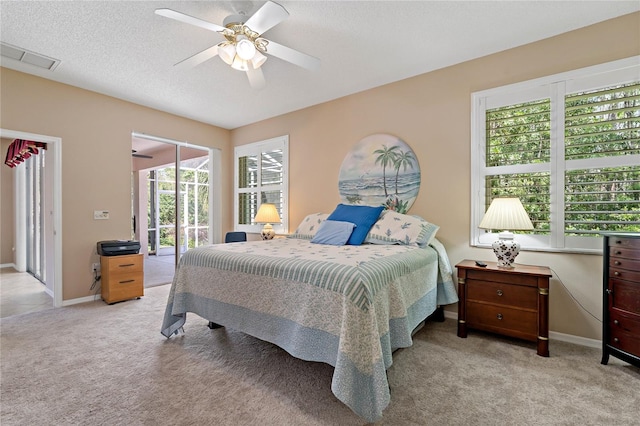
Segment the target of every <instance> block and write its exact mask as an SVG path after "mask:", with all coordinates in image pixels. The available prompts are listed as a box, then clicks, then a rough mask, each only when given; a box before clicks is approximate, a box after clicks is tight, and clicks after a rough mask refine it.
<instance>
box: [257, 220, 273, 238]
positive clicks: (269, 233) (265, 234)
mask: <svg viewBox="0 0 640 426" xmlns="http://www.w3.org/2000/svg"><path fill="white" fill-rule="evenodd" d="M260 235H261V236H262V239H263V240H272V239H273V237H275V236H276V231H274V230H273V226H272V225H271V224H270V223H267V224H266V225H264V227H263V228H262V232H261V233H260Z"/></svg>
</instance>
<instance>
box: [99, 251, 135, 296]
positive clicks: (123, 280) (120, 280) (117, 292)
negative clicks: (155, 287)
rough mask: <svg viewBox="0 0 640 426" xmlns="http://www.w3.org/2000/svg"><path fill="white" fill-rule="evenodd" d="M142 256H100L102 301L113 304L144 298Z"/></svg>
mask: <svg viewBox="0 0 640 426" xmlns="http://www.w3.org/2000/svg"><path fill="white" fill-rule="evenodd" d="M143 260H144V259H143V255H142V254H128V255H123V256H100V270H101V274H102V278H101V281H102V287H101V292H102V300H104V301H105V302H107V303H109V304H111V303H115V302H121V301H123V300H128V299H135V298H140V297H142V296H144V261H143Z"/></svg>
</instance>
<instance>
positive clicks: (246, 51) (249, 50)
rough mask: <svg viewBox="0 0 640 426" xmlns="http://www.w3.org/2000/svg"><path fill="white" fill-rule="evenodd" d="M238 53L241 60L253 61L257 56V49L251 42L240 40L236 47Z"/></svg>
mask: <svg viewBox="0 0 640 426" xmlns="http://www.w3.org/2000/svg"><path fill="white" fill-rule="evenodd" d="M236 53H237V54H238V56H240V58H242V59H244V60H245V61H248V60H250V59H252V58H253V56H254V55H255V54H256V47H255V46H254V45H253V43H251V41H249V40H248V39H246V38H244V39H242V40H240V41H239V42H238V44H237V45H236Z"/></svg>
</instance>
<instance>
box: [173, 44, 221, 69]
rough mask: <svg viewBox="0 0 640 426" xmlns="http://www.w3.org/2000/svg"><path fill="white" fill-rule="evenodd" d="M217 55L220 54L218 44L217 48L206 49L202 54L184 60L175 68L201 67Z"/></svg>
mask: <svg viewBox="0 0 640 426" xmlns="http://www.w3.org/2000/svg"><path fill="white" fill-rule="evenodd" d="M217 54H218V45H217V44H216V45H215V46H211V47H210V48H208V49H205V50H203V51H202V52H200V53H196V54H195V55H193V56H190V57H188V58H187V59H184V60H182V61H180V62H178V63H177V64H175V65H174V66H176V67H177V66H181V67H195V66H196V65H200V64H201V63H203V62H204V61H208V60H209V59H211V58H213V57H214V56H216V55H217Z"/></svg>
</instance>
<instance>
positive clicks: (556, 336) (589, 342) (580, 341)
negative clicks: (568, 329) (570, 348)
mask: <svg viewBox="0 0 640 426" xmlns="http://www.w3.org/2000/svg"><path fill="white" fill-rule="evenodd" d="M549 339H551V340H559V341H561V342H567V343H574V344H576V345H580V346H587V347H589V348H602V340H597V339H588V338H586V337H581V336H574V335H573V334H564V333H558V332H557V331H550V332H549Z"/></svg>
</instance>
